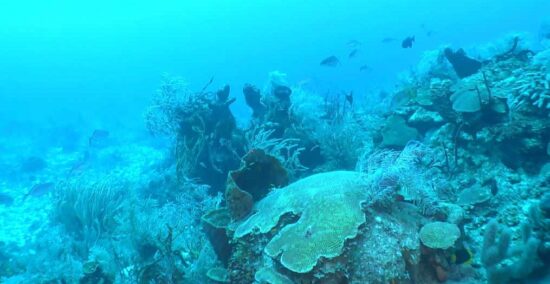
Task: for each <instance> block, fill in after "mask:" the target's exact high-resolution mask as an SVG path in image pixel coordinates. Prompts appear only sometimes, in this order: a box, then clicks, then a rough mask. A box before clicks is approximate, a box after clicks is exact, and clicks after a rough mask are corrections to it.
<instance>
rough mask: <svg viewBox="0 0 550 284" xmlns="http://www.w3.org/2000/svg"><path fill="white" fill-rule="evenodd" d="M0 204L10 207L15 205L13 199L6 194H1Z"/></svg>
mask: <svg viewBox="0 0 550 284" xmlns="http://www.w3.org/2000/svg"><path fill="white" fill-rule="evenodd" d="M0 204H3V205H6V206H10V205H12V204H13V198H12V197H11V196H9V195H7V194H6V193H1V192H0Z"/></svg>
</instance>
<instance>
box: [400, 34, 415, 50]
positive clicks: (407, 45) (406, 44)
mask: <svg viewBox="0 0 550 284" xmlns="http://www.w3.org/2000/svg"><path fill="white" fill-rule="evenodd" d="M414 41H415V39H414V36H410V37H407V38H405V39H404V40H403V41H402V42H401V47H402V48H412V46H413V43H414Z"/></svg>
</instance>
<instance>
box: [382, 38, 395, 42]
mask: <svg viewBox="0 0 550 284" xmlns="http://www.w3.org/2000/svg"><path fill="white" fill-rule="evenodd" d="M396 40H397V39H395V38H393V37H386V38H384V39H382V43H391V42H394V41H396Z"/></svg>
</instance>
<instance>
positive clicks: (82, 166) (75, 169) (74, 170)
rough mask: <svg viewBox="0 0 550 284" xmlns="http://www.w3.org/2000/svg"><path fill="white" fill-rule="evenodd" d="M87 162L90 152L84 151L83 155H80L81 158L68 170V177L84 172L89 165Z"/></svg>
mask: <svg viewBox="0 0 550 284" xmlns="http://www.w3.org/2000/svg"><path fill="white" fill-rule="evenodd" d="M89 161H90V151H85V152H84V155H82V157H81V158H80V159H78V160H77V161H76V162H75V163H74V165H73V166H72V167H71V169H70V170H69V176H72V175H77V174H80V173H82V172H84V170H86V167H87V166H88V165H89V163H88V162H89Z"/></svg>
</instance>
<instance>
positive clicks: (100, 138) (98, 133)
mask: <svg viewBox="0 0 550 284" xmlns="http://www.w3.org/2000/svg"><path fill="white" fill-rule="evenodd" d="M108 137H109V131H107V130H103V129H96V130H94V132H92V135H91V136H90V138H88V145H89V146H90V147H92V146H98V145H101V144H103V143H104V142H105V140H106V139H107V138H108Z"/></svg>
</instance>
